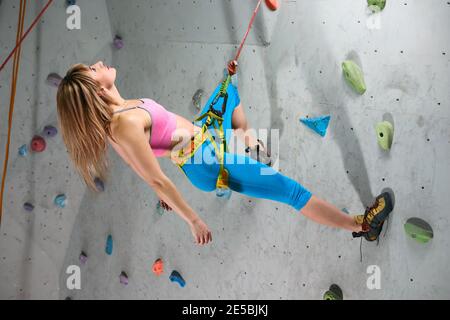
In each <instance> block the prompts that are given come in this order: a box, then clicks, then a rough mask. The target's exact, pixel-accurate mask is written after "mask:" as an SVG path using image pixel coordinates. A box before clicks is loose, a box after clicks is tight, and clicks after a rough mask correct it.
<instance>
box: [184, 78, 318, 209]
mask: <svg viewBox="0 0 450 320" xmlns="http://www.w3.org/2000/svg"><path fill="white" fill-rule="evenodd" d="M219 89H220V84H219V86H218V87H217V88H216V90H215V91H214V93H213V94H212V96H211V97H210V98H209V101H208V102H207V103H206V105H205V107H204V108H203V110H202V112H201V113H200V115H203V114H204V113H206V112H207V111H208V110H209V105H210V103H211V102H212V100H213V99H214V97H215V96H216V94H217V93H218V91H219ZM227 92H228V102H227V108H226V112H225V114H224V116H223V118H224V121H223V130H224V131H225V133H226V141H227V145H228V144H229V139H230V136H231V129H232V122H231V120H232V115H233V110H234V109H235V108H236V106H238V105H239V103H240V98H239V94H238V91H237V89H236V88H235V87H234V86H233V85H232V84H230V85H229V86H228V90H227ZM222 102H223V98H220V99H219V101H218V102H217V104H216V105H214V108H215V109H217V110H221V108H222ZM205 121H206V117H205V118H204V119H202V123H201V124H202V125H203V124H204V123H205ZM197 125H199V126H200V124H199V123H198V124H197ZM213 131H214V130H212V129H211V130H210V133H211V134H213ZM213 135H214V134H213ZM216 141H217V142H218V141H219V140H218V139H216ZM217 145H218V146H219V143H217ZM224 167H225V169H227V170H228V173H229V177H228V179H229V187H230V189H231V190H233V191H236V192H239V193H242V194H245V195H247V196H250V197H255V198H262V199H269V200H274V201H278V202H282V203H286V204H288V205H290V206H292V207H294V208H295V209H296V210H300V209H301V208H303V207H304V206H305V205H306V203H307V202H308V201H309V199H310V198H311V192H309V191H308V190H306V189H305V188H304V187H303V186H302V185H300V184H299V183H298V182H297V181H295V180H292V179H291V178H289V177H286V176H284V175H282V174H280V173H279V172H278V171H276V170H274V169H273V168H272V167H270V166H267V165H265V164H263V163H261V162H258V161H256V160H254V159H252V158H250V157H247V156H243V155H240V154H233V153H228V152H225V155H224ZM180 168H181V169H182V170H183V171H184V173H185V174H186V176H187V177H188V179H189V180H190V181H191V183H192V184H193V185H194V186H196V187H197V188H199V189H200V190H203V191H206V192H211V191H213V190H215V189H216V182H217V177H218V175H219V169H220V164H219V161H218V160H217V158H216V156H215V150H214V147H213V145H212V144H211V142H210V140H209V139H207V140H205V142H203V144H202V145H201V146H200V147H199V148H198V149H197V151H196V152H195V153H194V155H193V156H192V158H191V159H189V160H188V161H187V162H186V163H185V164H184V165H183V166H182V167H180Z"/></svg>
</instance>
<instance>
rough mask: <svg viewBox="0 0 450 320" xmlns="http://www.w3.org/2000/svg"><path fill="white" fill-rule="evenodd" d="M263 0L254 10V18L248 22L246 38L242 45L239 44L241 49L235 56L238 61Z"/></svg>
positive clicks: (260, 0)
mask: <svg viewBox="0 0 450 320" xmlns="http://www.w3.org/2000/svg"><path fill="white" fill-rule="evenodd" d="M261 2H262V0H259V1H258V4H257V6H256V9H255V11H253V16H252V19H251V20H250V23H249V24H248V28H247V32H246V33H245V36H244V39H243V40H242V42H241V45H240V46H239V50H238V52H237V54H236V57H235V58H234V60H235V61H237V60H238V59H239V56H240V55H241V51H242V48H243V47H244V43H245V40H247V36H248V34H249V32H250V29H251V28H252V25H253V21H254V20H255V17H256V14H257V13H258V10H259V7H260V6H261Z"/></svg>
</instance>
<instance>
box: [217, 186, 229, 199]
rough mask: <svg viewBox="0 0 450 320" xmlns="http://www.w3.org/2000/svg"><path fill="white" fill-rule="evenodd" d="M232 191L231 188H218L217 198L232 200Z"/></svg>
mask: <svg viewBox="0 0 450 320" xmlns="http://www.w3.org/2000/svg"><path fill="white" fill-rule="evenodd" d="M231 192H232V191H231V189H230V188H217V189H216V196H217V197H218V198H224V199H226V200H230V198H231Z"/></svg>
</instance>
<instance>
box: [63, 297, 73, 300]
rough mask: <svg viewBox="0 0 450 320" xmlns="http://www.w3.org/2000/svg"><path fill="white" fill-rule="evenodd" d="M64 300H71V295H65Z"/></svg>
mask: <svg viewBox="0 0 450 320" xmlns="http://www.w3.org/2000/svg"><path fill="white" fill-rule="evenodd" d="M64 300H72V298H71V297H66V298H65V299H64Z"/></svg>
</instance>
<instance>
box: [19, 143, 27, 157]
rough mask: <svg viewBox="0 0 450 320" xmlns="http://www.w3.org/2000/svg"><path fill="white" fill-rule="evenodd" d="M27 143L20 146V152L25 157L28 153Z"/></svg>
mask: <svg viewBox="0 0 450 320" xmlns="http://www.w3.org/2000/svg"><path fill="white" fill-rule="evenodd" d="M27 153H28V152H27V145H26V144H23V145H22V146H20V148H19V154H20V155H21V156H22V157H25V156H26V155H27Z"/></svg>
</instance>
